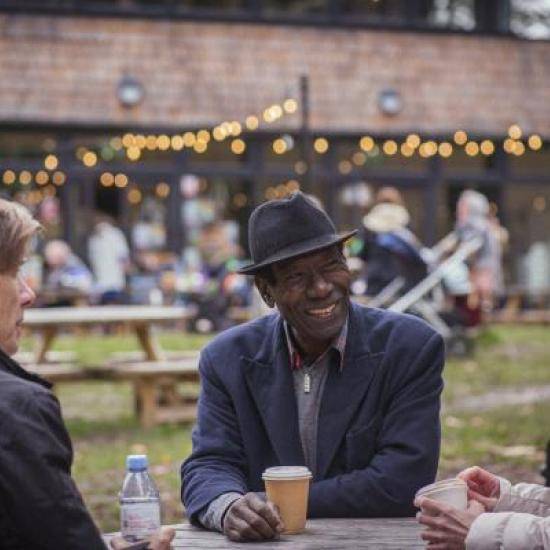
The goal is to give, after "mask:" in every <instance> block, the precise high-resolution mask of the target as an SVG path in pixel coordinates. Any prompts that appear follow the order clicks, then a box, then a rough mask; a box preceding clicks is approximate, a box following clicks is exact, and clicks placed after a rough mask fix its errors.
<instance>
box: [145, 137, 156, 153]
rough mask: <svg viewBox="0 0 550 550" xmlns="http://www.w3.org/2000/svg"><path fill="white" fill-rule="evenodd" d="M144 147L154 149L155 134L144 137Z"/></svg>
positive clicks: (149, 149)
mask: <svg viewBox="0 0 550 550" xmlns="http://www.w3.org/2000/svg"><path fill="white" fill-rule="evenodd" d="M145 148H146V149H147V150H148V151H154V150H155V149H156V148H157V136H154V135H152V134H151V135H148V136H147V137H146V138H145Z"/></svg>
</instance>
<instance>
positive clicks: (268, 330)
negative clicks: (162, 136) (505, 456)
mask: <svg viewBox="0 0 550 550" xmlns="http://www.w3.org/2000/svg"><path fill="white" fill-rule="evenodd" d="M354 233H355V231H352V232H349V233H346V234H342V235H339V234H337V233H336V230H335V227H334V225H333V223H332V221H331V220H330V218H329V217H328V216H327V215H326V213H325V212H324V211H322V210H321V209H319V208H318V207H317V206H316V205H315V204H314V203H313V202H312V201H310V200H309V199H308V198H307V197H306V196H304V195H303V194H301V193H296V194H294V195H291V196H290V197H289V198H287V199H283V200H274V201H269V202H266V203H264V204H262V205H261V206H259V207H258V208H256V210H255V211H254V212H253V213H252V215H251V217H250V222H249V242H250V247H251V254H252V258H253V263H252V264H251V265H250V266H248V267H246V268H244V269H243V270H242V272H243V273H248V274H252V275H254V277H255V282H256V286H257V288H258V290H259V292H260V294H261V295H262V298H263V299H264V301H265V302H266V303H267V305H269V306H270V307H274V306H277V309H278V313H275V314H274V315H268V316H265V317H262V318H260V319H257V320H255V321H252V322H250V323H247V324H245V325H242V326H240V327H236V328H234V329H231V330H229V331H226V332H224V333H222V334H221V335H219V336H218V337H217V338H215V339H214V341H213V342H211V343H210V344H209V345H208V346H207V347H206V348H205V349H204V350H203V352H202V354H201V360H200V367H199V369H200V376H201V394H200V398H199V407H198V420H197V425H196V427H195V429H194V431H193V453H192V455H191V456H190V457H189V458H188V459H187V460H186V461H185V462H184V464H183V466H182V483H183V485H182V499H183V502H184V505H185V506H186V509H187V513H188V515H189V517H190V519H191V521H192V522H193V523H195V524H198V525H203V526H204V527H207V528H209V529H216V530H219V531H223V532H224V533H225V534H226V535H227V536H228V537H229V538H230V539H231V540H235V541H240V540H262V539H269V538H272V537H274V536H276V535H277V533H279V532H280V531H281V530H282V529H283V525H282V522H281V519H280V516H279V514H278V511H277V509H276V507H275V506H274V505H273V504H272V503H271V502H269V501H266V500H265V496H264V494H263V490H264V488H263V482H262V479H261V474H262V472H263V470H264V469H265V468H268V467H271V466H278V465H305V466H307V467H308V468H309V469H310V470H311V471H312V473H313V482H312V484H311V489H310V495H309V509H308V516H309V517H369V516H370V517H373V516H374V517H375V516H406V515H412V514H413V513H414V509H413V507H412V500H413V497H414V493H415V491H416V490H417V489H418V488H419V487H421V486H422V485H425V484H427V483H430V482H432V481H433V479H434V477H435V473H436V470H437V462H438V455H439V441H440V429H439V396H440V393H441V390H442V385H443V384H442V379H441V370H442V368H443V361H444V353H443V343H442V339H441V337H440V336H439V335H438V334H437V333H435V332H434V331H433V330H432V329H431V328H430V327H429V326H427V325H426V324H425V323H424V322H423V321H421V320H418V319H416V318H413V317H410V316H407V315H396V314H393V313H389V312H385V311H381V310H376V309H369V308H365V307H361V306H358V305H355V304H351V303H350V299H349V287H350V281H351V277H350V273H349V270H348V267H347V264H346V261H345V258H344V255H343V251H342V248H343V243H344V242H345V241H346V240H347V239H348V238H349V237H351V236H352V235H353V234H354Z"/></svg>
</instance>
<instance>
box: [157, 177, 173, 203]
mask: <svg viewBox="0 0 550 550" xmlns="http://www.w3.org/2000/svg"><path fill="white" fill-rule="evenodd" d="M155 193H156V195H157V197H160V198H161V199H165V198H166V197H168V195H170V186H169V185H168V184H167V183H166V182H165V181H159V182H158V183H157V185H156V186H155Z"/></svg>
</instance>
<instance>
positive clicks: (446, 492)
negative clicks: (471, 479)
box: [415, 477, 468, 510]
mask: <svg viewBox="0 0 550 550" xmlns="http://www.w3.org/2000/svg"><path fill="white" fill-rule="evenodd" d="M418 497H426V498H431V499H432V500H436V501H437V502H443V503H445V504H449V505H450V506H453V507H454V508H457V509H458V510H466V508H468V486H467V485H466V482H465V481H463V480H462V479H458V478H456V477H455V478H451V479H442V480H441V481H436V482H435V483H432V484H430V485H426V486H425V487H422V488H421V489H419V490H418V491H417V492H416V495H415V498H418Z"/></svg>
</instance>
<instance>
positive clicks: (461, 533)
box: [415, 466, 550, 550]
mask: <svg viewBox="0 0 550 550" xmlns="http://www.w3.org/2000/svg"><path fill="white" fill-rule="evenodd" d="M457 477H459V478H461V479H463V480H464V481H465V482H466V483H467V484H468V497H469V499H470V501H469V506H468V509H467V510H465V511H462V510H457V509H456V508H453V507H452V506H450V505H448V504H443V503H441V502H437V501H435V500H432V499H429V498H422V497H420V498H418V499H416V501H415V505H416V506H418V507H419V508H421V511H420V512H419V514H418V515H417V517H418V521H419V522H420V523H421V524H422V525H425V526H426V527H427V529H426V530H425V531H424V532H423V533H422V538H423V539H424V540H426V541H427V542H428V548H429V549H433V550H456V549H464V548H465V549H466V550H493V549H494V550H497V549H499V548H503V549H505V550H506V549H509V550H529V549H541V550H544V549H550V488H548V487H542V486H541V485H536V484H530V483H519V484H517V485H513V486H512V484H511V483H510V482H509V481H508V480H506V479H504V478H501V477H497V476H495V475H493V474H491V473H490V472H487V471H486V470H483V469H482V468H479V467H478V466H474V467H472V468H467V469H466V470H464V471H462V472H460V473H459V474H458V476H457Z"/></svg>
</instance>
